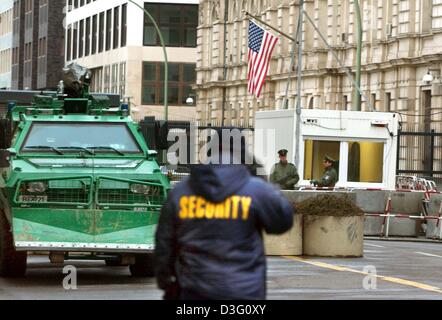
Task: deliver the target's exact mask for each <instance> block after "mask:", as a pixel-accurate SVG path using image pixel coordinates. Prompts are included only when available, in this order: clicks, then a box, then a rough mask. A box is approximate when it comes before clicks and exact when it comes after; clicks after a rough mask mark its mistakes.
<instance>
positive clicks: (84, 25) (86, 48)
mask: <svg viewBox="0 0 442 320" xmlns="http://www.w3.org/2000/svg"><path fill="white" fill-rule="evenodd" d="M66 38H67V47H66V48H67V51H66V60H67V61H70V60H75V59H77V58H82V57H84V56H86V57H87V56H89V55H93V54H96V53H101V52H103V51H109V50H111V49H117V48H119V47H125V46H126V43H127V4H124V5H122V6H121V7H115V8H114V9H110V10H107V11H105V12H101V13H99V14H96V15H94V16H92V17H89V18H86V19H83V20H81V21H79V22H76V23H74V24H71V25H69V26H68V29H67V37H66Z"/></svg>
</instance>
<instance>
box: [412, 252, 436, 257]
mask: <svg viewBox="0 0 442 320" xmlns="http://www.w3.org/2000/svg"><path fill="white" fill-rule="evenodd" d="M415 253H416V254H420V255H423V256H428V257H434V258H442V256H438V255H437V254H431V253H425V252H415Z"/></svg>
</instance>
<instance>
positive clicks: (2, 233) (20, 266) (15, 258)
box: [0, 210, 28, 278]
mask: <svg viewBox="0 0 442 320" xmlns="http://www.w3.org/2000/svg"><path fill="white" fill-rule="evenodd" d="M27 258H28V254H27V252H18V251H16V250H15V248H14V240H13V235H12V232H11V227H10V225H9V222H8V221H7V220H6V217H5V214H4V212H3V211H2V210H0V276H1V277H11V278H12V277H23V276H24V275H25V274H26V264H27Z"/></svg>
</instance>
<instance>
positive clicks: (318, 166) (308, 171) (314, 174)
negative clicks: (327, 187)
mask: <svg viewBox="0 0 442 320" xmlns="http://www.w3.org/2000/svg"><path fill="white" fill-rule="evenodd" d="M340 152H341V142H340V141H317V140H306V141H305V152H304V155H305V156H304V180H312V179H317V180H320V179H321V177H322V175H323V174H324V165H323V163H324V157H325V156H326V155H328V156H330V157H332V158H333V159H335V160H336V163H335V169H336V171H337V172H338V176H339V156H340Z"/></svg>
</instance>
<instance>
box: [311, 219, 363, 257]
mask: <svg viewBox="0 0 442 320" xmlns="http://www.w3.org/2000/svg"><path fill="white" fill-rule="evenodd" d="M303 238H304V241H303V248H304V249H303V252H304V255H307V256H320V257H362V256H363V252H364V217H363V216H354V217H332V216H310V215H308V216H304V236H303Z"/></svg>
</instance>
